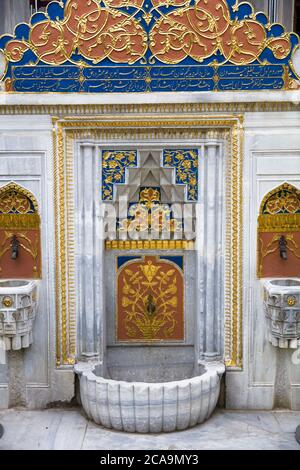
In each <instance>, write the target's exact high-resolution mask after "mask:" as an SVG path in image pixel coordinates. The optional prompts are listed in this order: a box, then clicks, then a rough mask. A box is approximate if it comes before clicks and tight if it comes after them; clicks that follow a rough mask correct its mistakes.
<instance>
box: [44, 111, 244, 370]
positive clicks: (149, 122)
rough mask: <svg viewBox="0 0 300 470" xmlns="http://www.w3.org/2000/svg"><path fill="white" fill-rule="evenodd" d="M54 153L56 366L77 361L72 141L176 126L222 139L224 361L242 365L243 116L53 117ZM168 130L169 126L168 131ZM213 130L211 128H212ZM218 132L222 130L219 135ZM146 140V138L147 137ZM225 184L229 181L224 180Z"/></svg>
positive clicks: (171, 129)
mask: <svg viewBox="0 0 300 470" xmlns="http://www.w3.org/2000/svg"><path fill="white" fill-rule="evenodd" d="M53 126H54V128H53V132H54V152H55V171H54V179H55V188H56V189H55V194H54V196H55V207H56V230H55V232H56V266H57V270H56V289H57V290H56V297H57V299H56V309H57V311H56V319H57V342H56V344H57V366H63V365H71V364H74V362H75V359H76V310H75V302H76V299H75V266H74V262H75V261H74V260H75V258H74V256H75V251H74V250H75V246H74V171H73V167H74V144H75V140H76V139H84V138H88V139H98V140H99V139H103V136H105V137H109V138H113V139H114V138H116V137H118V138H124V135H126V131H127V132H129V133H130V134H131V138H132V130H134V131H135V132H136V136H135V137H134V138H135V139H136V138H137V136H138V134H139V133H141V132H146V135H147V136H150V137H153V131H154V130H156V131H157V132H158V133H159V132H164V134H165V133H166V132H168V133H170V134H172V137H173V138H174V135H176V132H177V131H178V130H185V131H187V130H188V136H189V137H190V136H191V133H192V132H193V133H194V134H195V135H196V138H197V137H198V138H199V135H201V134H203V135H204V136H206V137H208V136H211V137H216V138H220V136H221V137H223V139H224V140H225V144H226V142H227V144H228V145H229V146H230V151H229V152H227V151H226V154H227V158H226V165H227V170H226V172H227V176H229V178H230V190H227V191H226V193H227V194H226V208H227V216H228V218H227V221H226V248H225V254H226V256H225V258H226V260H225V296H224V298H225V306H224V315H225V320H224V323H225V326H224V329H225V331H224V337H225V362H226V365H227V367H231V368H241V367H242V313H243V312H242V302H243V298H242V256H243V252H242V242H243V240H242V217H243V214H242V168H243V135H244V120H243V116H241V115H228V114H227V115H226V114H225V115H215V116H212V115H206V116H204V115H201V116H199V115H198V116H191V115H184V114H181V115H179V116H178V115H177V116H174V115H173V116H164V115H158V116H151V117H150V116H145V115H135V116H132V117H131V118H129V117H126V116H122V115H114V116H101V117H100V116H98V117H95V118H91V117H86V118H85V119H84V120H83V119H82V117H79V116H77V117H65V118H61V119H59V118H55V119H54V120H53ZM166 129H167V130H166ZM212 129H213V130H212ZM220 131H224V132H223V133H222V132H221V133H220ZM148 138H149V137H148ZM227 182H228V180H227Z"/></svg>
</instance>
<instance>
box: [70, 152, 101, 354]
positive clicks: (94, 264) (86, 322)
mask: <svg viewBox="0 0 300 470" xmlns="http://www.w3.org/2000/svg"><path fill="white" fill-rule="evenodd" d="M98 160H99V159H98V157H97V152H96V148H95V145H93V144H82V145H81V146H80V151H79V156H78V164H77V183H78V184H77V188H78V193H77V242H78V250H77V253H78V254H77V263H76V264H77V275H78V283H79V292H78V295H79V318H78V325H79V328H78V330H79V338H78V342H79V345H80V350H79V351H78V353H79V357H80V358H81V359H83V360H84V359H86V360H91V359H97V360H99V355H100V362H101V360H102V359H103V348H104V345H103V341H99V339H100V338H103V337H104V333H103V332H104V326H103V325H102V323H101V322H103V321H104V317H105V315H102V311H103V302H104V300H103V292H102V291H103V286H102V284H103V283H102V280H103V273H102V266H103V263H102V257H103V240H102V235H101V234H102V229H101V224H102V222H101V214H100V209H101V208H100V186H99V187H98V183H99V181H100V179H99V177H98V173H99V167H100V164H99V161H98ZM99 344H100V351H99Z"/></svg>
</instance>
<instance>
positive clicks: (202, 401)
mask: <svg viewBox="0 0 300 470" xmlns="http://www.w3.org/2000/svg"><path fill="white" fill-rule="evenodd" d="M224 371H225V367H224V364H223V363H221V362H217V363H205V364H203V373H202V374H201V375H197V376H194V377H191V378H187V379H184V380H176V381H172V382H159V383H158V382H157V383H156V382H126V381H120V380H112V379H108V378H105V377H102V376H100V375H97V373H98V372H97V365H95V364H90V363H79V364H77V365H76V366H75V372H76V373H77V374H78V376H79V379H80V396H81V402H82V406H83V408H84V410H85V412H86V414H87V415H88V417H89V418H90V419H92V420H94V421H95V423H97V424H100V425H102V426H105V427H107V428H113V429H116V430H118V431H126V432H138V433H160V432H172V431H182V430H183V429H186V428H189V427H192V426H195V425H197V424H200V423H202V422H203V421H205V420H206V419H208V418H209V417H210V415H211V414H212V412H213V411H214V409H215V407H216V404H217V401H218V398H219V394H220V382H221V377H222V375H223V373H224Z"/></svg>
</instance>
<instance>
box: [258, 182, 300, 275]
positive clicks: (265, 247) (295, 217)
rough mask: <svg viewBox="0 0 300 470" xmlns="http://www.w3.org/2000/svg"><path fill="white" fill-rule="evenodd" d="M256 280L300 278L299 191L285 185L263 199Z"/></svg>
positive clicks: (259, 226) (259, 221)
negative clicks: (264, 278) (265, 278)
mask: <svg viewBox="0 0 300 470" xmlns="http://www.w3.org/2000/svg"><path fill="white" fill-rule="evenodd" d="M257 243H258V250H257V251H258V260H257V276H258V277H259V278H263V277H283V278H285V277H298V276H299V275H300V190H299V189H297V188H296V187H295V186H293V185H291V184H288V183H284V184H282V185H280V186H278V187H277V188H275V189H273V190H272V191H270V192H269V193H268V194H267V195H266V196H265V197H264V199H263V201H262V203H261V206H260V212H259V216H258V240H257Z"/></svg>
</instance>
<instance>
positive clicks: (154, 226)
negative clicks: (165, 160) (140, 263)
mask: <svg viewBox="0 0 300 470" xmlns="http://www.w3.org/2000/svg"><path fill="white" fill-rule="evenodd" d="M148 231H152V232H154V233H152V238H153V237H154V238H153V239H155V233H158V234H160V233H161V232H170V233H174V232H180V233H181V232H182V221H181V220H177V219H174V218H173V217H172V211H171V208H170V206H169V204H161V203H160V189H159V188H151V187H150V188H142V189H141V190H140V196H139V202H138V203H136V204H134V203H133V204H130V206H129V208H128V218H127V219H125V220H121V221H119V226H118V232H119V233H127V232H128V233H131V234H132V233H134V232H136V233H147V234H148Z"/></svg>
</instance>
